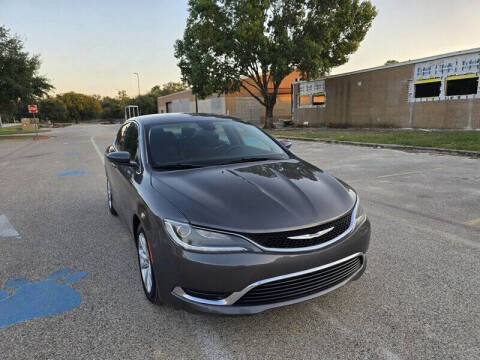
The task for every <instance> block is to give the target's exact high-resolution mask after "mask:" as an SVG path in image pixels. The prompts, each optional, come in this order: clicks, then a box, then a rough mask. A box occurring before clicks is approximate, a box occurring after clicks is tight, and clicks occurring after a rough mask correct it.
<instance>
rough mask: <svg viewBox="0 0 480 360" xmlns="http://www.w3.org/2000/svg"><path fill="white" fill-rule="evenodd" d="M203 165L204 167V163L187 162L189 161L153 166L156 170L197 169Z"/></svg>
mask: <svg viewBox="0 0 480 360" xmlns="http://www.w3.org/2000/svg"><path fill="white" fill-rule="evenodd" d="M201 167H203V165H197V164H187V163H175V164H165V165H155V166H153V168H154V169H155V170H182V169H196V168H201Z"/></svg>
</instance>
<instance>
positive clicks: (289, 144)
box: [280, 140, 292, 149]
mask: <svg viewBox="0 0 480 360" xmlns="http://www.w3.org/2000/svg"><path fill="white" fill-rule="evenodd" d="M280 144H282V146H283V147H285V148H287V149H290V148H291V147H292V142H291V141H290V140H280Z"/></svg>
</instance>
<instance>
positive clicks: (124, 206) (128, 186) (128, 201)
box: [116, 122, 141, 223]
mask: <svg viewBox="0 0 480 360" xmlns="http://www.w3.org/2000/svg"><path fill="white" fill-rule="evenodd" d="M123 140H124V142H123V146H122V151H128V152H129V153H130V160H131V162H133V163H136V166H132V165H118V168H117V169H118V172H119V176H118V188H119V189H120V192H121V195H120V197H118V198H117V199H118V201H117V202H116V203H117V204H118V206H119V207H120V209H119V210H120V212H121V216H122V217H123V218H124V219H125V220H126V221H127V223H130V221H131V220H132V213H133V212H134V211H135V206H136V199H137V189H136V185H137V182H136V179H137V178H138V175H139V173H141V161H140V152H139V149H138V126H137V124H136V123H135V122H130V123H128V124H127V128H126V129H125V138H124V139H123ZM117 211H118V210H117Z"/></svg>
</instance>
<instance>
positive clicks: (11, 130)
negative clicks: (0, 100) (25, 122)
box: [0, 125, 50, 135]
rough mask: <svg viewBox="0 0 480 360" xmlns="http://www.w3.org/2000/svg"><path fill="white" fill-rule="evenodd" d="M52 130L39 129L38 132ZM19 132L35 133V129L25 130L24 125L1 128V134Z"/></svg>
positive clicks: (15, 133)
mask: <svg viewBox="0 0 480 360" xmlns="http://www.w3.org/2000/svg"><path fill="white" fill-rule="evenodd" d="M47 131H50V130H45V129H39V130H38V132H39V133H41V132H47ZM17 134H35V131H30V130H23V128H22V125H15V126H10V127H2V128H0V135H17Z"/></svg>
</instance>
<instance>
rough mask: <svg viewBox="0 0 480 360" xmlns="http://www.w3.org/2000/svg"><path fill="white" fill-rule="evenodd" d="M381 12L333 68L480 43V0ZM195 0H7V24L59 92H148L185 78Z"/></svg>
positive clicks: (428, 2)
mask: <svg viewBox="0 0 480 360" xmlns="http://www.w3.org/2000/svg"><path fill="white" fill-rule="evenodd" d="M372 2H373V3H374V4H375V5H376V7H377V9H378V12H379V14H378V16H377V18H376V19H375V21H374V23H373V26H372V28H371V30H370V32H369V33H368V35H367V37H366V39H365V40H364V42H363V43H362V44H361V46H360V49H359V50H358V51H357V52H356V53H355V54H353V55H352V56H351V57H350V61H349V62H348V63H347V64H345V65H343V66H341V67H338V68H336V69H333V71H332V73H334V74H336V73H341V72H347V71H353V70H359V69H364V68H368V67H373V66H378V65H382V64H383V63H384V62H385V61H386V60H389V59H396V60H399V61H405V60H409V59H416V58H421V57H426V56H430V55H436V54H441V53H446V52H450V51H457V50H464V49H471V48H476V47H480V37H479V35H478V25H479V24H480V1H472V0H456V1H446V0H416V1H414V0H402V1H396V0H373V1H372ZM186 18H187V0H168V1H167V0H138V1H120V0H117V1H111V0H95V1H93V0H82V1H72V0H43V1H33V0H31V1H27V0H18V1H17V0H16V1H12V0H0V24H1V25H4V26H7V27H8V28H10V29H11V30H12V32H14V33H17V34H18V35H19V36H20V37H21V38H22V39H23V40H24V41H25V46H26V48H27V50H28V51H31V52H33V53H38V54H40V55H41V59H42V68H41V73H42V74H44V75H46V76H47V77H48V78H49V79H50V80H51V81H52V83H53V85H54V86H55V87H56V92H57V93H62V92H65V91H70V90H73V91H77V92H82V93H86V94H99V95H114V94H116V92H117V91H118V90H126V91H127V93H128V94H129V95H136V94H137V80H136V77H135V75H133V73H134V72H138V73H140V87H141V91H142V93H144V92H147V91H149V90H150V88H151V87H152V86H154V85H156V84H163V83H166V82H168V81H178V80H179V79H180V72H179V70H178V68H177V66H176V59H175V58H174V56H173V44H174V42H175V40H176V39H178V38H180V37H181V36H182V33H183V29H184V27H185V21H186Z"/></svg>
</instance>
